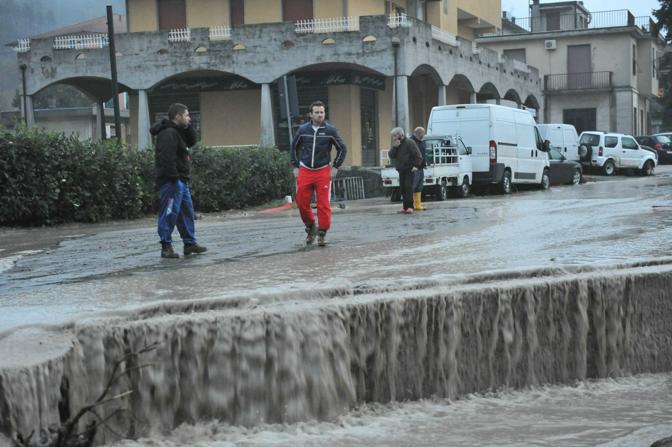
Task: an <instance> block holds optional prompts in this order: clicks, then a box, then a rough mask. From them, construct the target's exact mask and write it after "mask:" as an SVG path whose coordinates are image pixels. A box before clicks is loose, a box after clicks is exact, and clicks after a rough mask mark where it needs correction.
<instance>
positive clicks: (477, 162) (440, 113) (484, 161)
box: [427, 105, 493, 172]
mask: <svg viewBox="0 0 672 447" xmlns="http://www.w3.org/2000/svg"><path fill="white" fill-rule="evenodd" d="M490 109H491V108H490V107H469V105H464V106H456V107H450V108H438V109H434V110H432V113H431V115H430V117H429V123H430V124H429V125H428V126H427V127H428V129H429V132H430V134H432V135H459V136H460V137H461V138H462V141H463V142H464V144H466V145H467V146H471V151H472V152H471V154H472V155H471V159H472V164H473V170H474V172H490V139H491V136H490V135H491V134H492V131H493V130H492V128H491V125H490Z"/></svg>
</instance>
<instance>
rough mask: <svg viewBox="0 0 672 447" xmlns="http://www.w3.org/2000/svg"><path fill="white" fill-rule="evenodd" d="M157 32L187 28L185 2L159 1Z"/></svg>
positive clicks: (178, 0) (180, 0) (175, 0)
mask: <svg viewBox="0 0 672 447" xmlns="http://www.w3.org/2000/svg"><path fill="white" fill-rule="evenodd" d="M158 6H159V30H161V31H167V30H171V29H176V28H186V27H187V8H186V4H185V0H159V5H158Z"/></svg>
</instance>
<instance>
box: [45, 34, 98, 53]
mask: <svg viewBox="0 0 672 447" xmlns="http://www.w3.org/2000/svg"><path fill="white" fill-rule="evenodd" d="M108 44H109V42H108V39H107V34H80V35H75V36H57V37H55V38H54V50H83V49H88V48H104V47H106V46H108Z"/></svg>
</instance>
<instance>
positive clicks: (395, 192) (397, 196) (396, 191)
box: [390, 188, 401, 202]
mask: <svg viewBox="0 0 672 447" xmlns="http://www.w3.org/2000/svg"><path fill="white" fill-rule="evenodd" d="M400 200H401V188H392V194H391V195H390V202H399V201H400Z"/></svg>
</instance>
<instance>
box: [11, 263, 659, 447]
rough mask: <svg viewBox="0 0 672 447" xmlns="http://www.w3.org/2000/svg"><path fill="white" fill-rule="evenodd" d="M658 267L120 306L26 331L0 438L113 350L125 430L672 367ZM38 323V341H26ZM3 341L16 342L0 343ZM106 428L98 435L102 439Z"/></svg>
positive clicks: (259, 419) (342, 409) (54, 414)
mask: <svg viewBox="0 0 672 447" xmlns="http://www.w3.org/2000/svg"><path fill="white" fill-rule="evenodd" d="M671 279H672V263H669V262H666V261H660V262H652V263H650V264H642V265H625V266H615V267H613V268H611V269H603V270H600V271H595V270H593V269H591V268H587V267H584V268H575V269H569V270H562V269H549V270H536V271H535V270H531V271H526V272H501V273H493V274H489V275H477V276H470V277H469V276H467V277H462V278H460V279H443V280H435V281H431V282H427V283H421V282H418V283H403V284H397V285H396V286H393V287H385V288H377V287H373V286H369V287H357V288H353V289H338V290H322V291H320V292H319V293H310V292H304V293H296V294H294V295H282V296H272V295H269V296H266V297H264V299H256V300H247V299H243V298H241V299H240V300H238V301H227V302H218V301H209V302H198V303H184V304H177V303H176V304H173V305H169V306H163V307H156V308H151V309H145V310H143V311H139V312H136V313H134V314H132V315H121V314H120V315H118V316H116V317H112V316H109V317H106V318H104V319H98V320H91V321H82V322H79V323H77V324H74V325H72V326H68V327H65V328H58V329H53V330H51V331H53V334H54V335H53V336H52V337H50V338H48V343H46V346H45V343H44V340H45V338H44V337H45V334H48V333H49V331H47V330H44V332H42V335H41V336H40V335H39V331H38V330H37V329H26V330H25V331H23V332H22V331H19V332H16V333H14V334H12V335H9V336H6V337H4V338H3V339H0V344H1V346H0V348H1V349H0V350H1V351H2V352H11V349H9V347H10V346H11V345H12V344H13V343H15V340H16V339H18V338H21V340H22V341H24V342H25V341H26V339H30V337H33V336H34V339H35V345H34V346H35V348H36V350H37V351H40V352H43V354H42V358H40V359H39V360H37V361H32V362H33V364H32V365H25V364H23V363H25V362H23V363H22V359H21V355H20V352H19V353H15V355H14V356H13V357H11V358H9V359H6V360H5V361H4V362H3V363H2V364H3V366H4V367H3V369H2V370H0V431H1V432H2V433H4V434H5V435H8V436H11V435H12V434H14V433H15V432H16V431H19V432H22V433H29V432H30V431H31V430H32V429H33V428H38V427H46V426H48V425H50V424H53V423H57V422H58V421H59V417H61V416H60V415H59V405H60V408H61V410H63V409H65V408H69V409H70V410H71V411H72V410H74V409H75V408H77V407H78V406H80V405H82V404H83V403H84V402H90V401H92V400H93V399H95V398H96V397H97V396H98V394H99V393H100V392H101V391H102V388H103V386H104V383H105V380H106V379H107V378H108V376H109V374H110V369H111V365H112V364H113V363H114V361H115V360H116V359H118V358H119V357H121V356H123V355H124V353H126V352H128V351H129V350H130V351H133V350H138V349H140V348H142V347H143V346H146V345H148V344H151V343H158V348H157V349H156V350H155V351H152V352H150V353H148V354H145V355H143V356H142V357H140V358H138V359H133V361H131V362H130V363H129V365H130V366H132V365H135V364H144V363H149V364H151V365H152V366H151V367H149V368H146V369H142V370H139V371H134V372H132V373H131V374H129V375H127V376H126V377H125V378H124V380H122V381H121V382H119V383H118V384H117V385H116V386H115V388H114V390H113V393H114V394H116V393H120V392H123V391H125V390H129V389H130V390H134V391H135V392H134V394H132V395H131V396H130V397H127V398H124V399H122V400H120V401H118V402H116V403H113V404H111V405H108V406H106V407H105V408H104V409H103V410H102V411H101V416H102V417H105V414H107V415H109V414H111V413H112V412H113V411H114V410H115V409H116V408H124V409H128V410H130V413H132V414H134V415H135V418H130V417H127V416H119V417H115V418H113V419H112V420H111V421H110V425H111V426H112V427H113V428H114V429H115V430H116V431H118V432H120V433H122V434H124V435H126V436H131V437H135V436H142V435H146V434H147V433H149V431H150V429H154V430H159V431H163V432H167V431H169V430H171V429H173V428H175V427H176V426H178V425H179V424H181V423H183V422H196V421H199V420H210V419H219V420H221V421H222V422H225V423H229V424H234V425H244V426H254V425H257V424H262V423H277V422H288V423H291V422H297V421H305V420H312V419H317V420H330V419H333V418H335V417H337V416H339V415H342V414H344V413H346V412H347V411H348V410H350V409H352V408H353V407H355V406H357V405H359V404H361V403H364V402H371V403H373V402H375V403H387V402H391V401H405V400H418V399H421V398H427V397H435V398H451V399H453V398H457V397H460V396H465V395H467V394H469V393H474V392H485V391H488V390H495V389H500V388H503V387H507V388H521V387H524V386H528V385H540V384H559V383H572V382H574V381H576V380H584V379H586V378H601V377H614V376H622V375H631V374H636V373H642V372H661V371H670V370H672V352H671V350H670V341H672V327H670V325H669V321H670V318H672V302H671V301H670V297H672V292H671V291H670V287H669V284H670V280H671ZM32 332H38V334H32ZM13 338H14V339H13ZM114 439H115V437H114V436H113V435H111V434H110V433H109V432H107V433H106V434H105V435H104V436H101V441H110V440H114Z"/></svg>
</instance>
